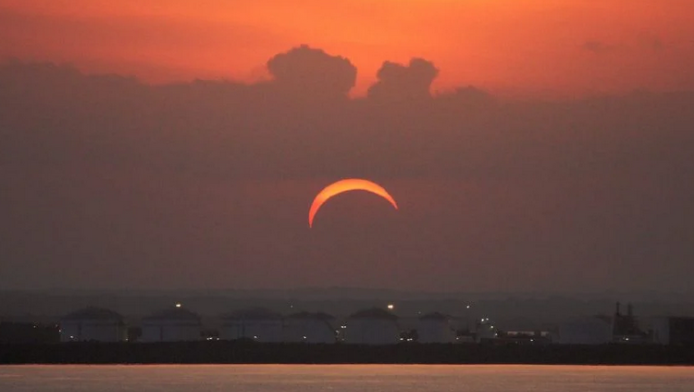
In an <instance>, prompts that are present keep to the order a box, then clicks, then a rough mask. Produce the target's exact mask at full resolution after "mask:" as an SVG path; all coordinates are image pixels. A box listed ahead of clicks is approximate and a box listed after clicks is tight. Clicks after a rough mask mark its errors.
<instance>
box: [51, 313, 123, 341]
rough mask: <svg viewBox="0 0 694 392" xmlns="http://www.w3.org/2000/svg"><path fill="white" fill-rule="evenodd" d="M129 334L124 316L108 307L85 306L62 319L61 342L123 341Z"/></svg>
mask: <svg viewBox="0 0 694 392" xmlns="http://www.w3.org/2000/svg"><path fill="white" fill-rule="evenodd" d="M127 334H128V331H127V329H126V327H125V322H124V320H123V316H121V315H120V314H118V313H116V312H114V311H112V310H108V309H103V308H97V307H89V308H84V309H80V310H78V311H76V312H73V313H70V314H68V315H66V316H65V317H63V318H61V319H60V341H61V342H88V341H94V342H123V341H126V340H127Z"/></svg>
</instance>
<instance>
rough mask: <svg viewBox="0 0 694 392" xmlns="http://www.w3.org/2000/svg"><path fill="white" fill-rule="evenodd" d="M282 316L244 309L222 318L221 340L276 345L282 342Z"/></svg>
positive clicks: (260, 310) (268, 311)
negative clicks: (243, 340)
mask: <svg viewBox="0 0 694 392" xmlns="http://www.w3.org/2000/svg"><path fill="white" fill-rule="evenodd" d="M282 333H283V323H282V315H280V314H279V313H275V312H272V311H270V310H268V309H264V308H252V309H244V310H240V311H236V312H233V313H232V314H230V315H229V316H225V317H222V328H221V330H220V333H219V337H220V339H222V340H237V339H251V340H255V341H257V342H268V343H277V342H282V340H283V336H282Z"/></svg>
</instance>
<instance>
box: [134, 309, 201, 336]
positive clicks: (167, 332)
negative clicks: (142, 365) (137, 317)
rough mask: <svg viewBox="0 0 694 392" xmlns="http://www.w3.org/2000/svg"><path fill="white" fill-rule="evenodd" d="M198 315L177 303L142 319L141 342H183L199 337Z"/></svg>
mask: <svg viewBox="0 0 694 392" xmlns="http://www.w3.org/2000/svg"><path fill="white" fill-rule="evenodd" d="M201 330H202V325H201V322H200V316H199V315H198V314H196V313H193V312H191V311H190V310H188V309H184V308H182V307H181V306H180V305H179V304H177V305H176V307H172V308H171V309H165V310H162V311H160V312H157V313H155V314H153V315H151V316H149V317H146V318H145V319H143V320H142V337H141V338H140V340H141V341H142V342H185V341H196V340H200V339H201V335H200V332H201Z"/></svg>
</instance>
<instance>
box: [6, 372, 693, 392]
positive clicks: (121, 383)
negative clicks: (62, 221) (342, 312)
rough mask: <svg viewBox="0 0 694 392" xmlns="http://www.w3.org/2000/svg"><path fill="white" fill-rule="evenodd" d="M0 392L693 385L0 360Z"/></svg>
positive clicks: (632, 375)
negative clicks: (7, 363)
mask: <svg viewBox="0 0 694 392" xmlns="http://www.w3.org/2000/svg"><path fill="white" fill-rule="evenodd" d="M0 391H2V392H14V391H89V392H108V391H167V392H184V391H195V392H207V391H235V392H259V391H272V392H311V391H344V392H368V391H379V392H414V391H417V392H419V391H484V392H499V391H514V392H517V391H533V392H549V391H552V392H555V391H566V392H572V391H581V392H586V391H594V392H601V391H606V392H612V391H625V392H626V391H629V392H638V391H644V392H645V391H648V392H651V391H660V392H662V391H668V392H669V391H687V392H692V391H694V368H687V367H603V366H596V367H594V366H506V365H501V366H408V365H348V366H347V365H335V366H323V365H320V366H319V365H315V366H312V365H308V366H306V365H241V366H237V365H228V366H227V365H215V366H176V365H174V366H141V365H136V366H0Z"/></svg>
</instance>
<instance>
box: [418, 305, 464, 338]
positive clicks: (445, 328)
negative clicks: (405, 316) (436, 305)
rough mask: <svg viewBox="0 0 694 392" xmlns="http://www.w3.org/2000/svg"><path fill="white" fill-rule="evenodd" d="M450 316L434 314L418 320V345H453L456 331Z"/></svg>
mask: <svg viewBox="0 0 694 392" xmlns="http://www.w3.org/2000/svg"><path fill="white" fill-rule="evenodd" d="M451 319H452V318H451V316H449V315H446V314H443V313H439V312H434V313H429V314H425V315H424V316H422V317H420V318H419V323H418V326H417V337H418V341H419V342H420V343H454V342H455V338H456V331H455V328H453V325H451Z"/></svg>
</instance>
